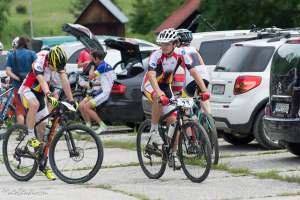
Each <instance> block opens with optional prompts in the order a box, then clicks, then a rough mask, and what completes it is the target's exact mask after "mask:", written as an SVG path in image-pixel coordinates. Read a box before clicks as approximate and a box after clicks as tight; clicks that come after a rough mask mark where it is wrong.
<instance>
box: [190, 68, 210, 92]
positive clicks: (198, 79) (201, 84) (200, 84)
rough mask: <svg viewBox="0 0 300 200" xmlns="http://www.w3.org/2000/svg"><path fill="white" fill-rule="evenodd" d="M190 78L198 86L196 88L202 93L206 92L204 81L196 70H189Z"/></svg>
mask: <svg viewBox="0 0 300 200" xmlns="http://www.w3.org/2000/svg"><path fill="white" fill-rule="evenodd" d="M189 72H190V74H191V76H192V77H193V78H194V80H195V81H196V84H197V85H198V87H199V88H200V89H201V91H202V92H207V88H206V86H205V84H204V81H203V79H202V77H201V75H200V74H199V72H198V71H197V69H196V68H192V69H190V70H189Z"/></svg>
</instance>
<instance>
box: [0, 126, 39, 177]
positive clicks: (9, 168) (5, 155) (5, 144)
mask: <svg viewBox="0 0 300 200" xmlns="http://www.w3.org/2000/svg"><path fill="white" fill-rule="evenodd" d="M18 129H20V130H22V131H24V132H25V134H27V127H26V126H25V125H22V124H15V125H13V126H12V127H10V128H9V129H8V130H7V132H6V135H5V137H4V140H3V147H2V150H3V161H4V164H5V167H6V169H7V171H8V172H9V174H10V175H11V176H12V177H13V178H15V179H16V180H18V181H29V180H30V179H32V178H33V176H34V175H35V174H36V171H37V169H38V163H37V162H36V161H34V162H33V165H32V168H31V169H30V170H29V172H28V174H25V175H24V176H20V175H18V174H17V173H16V171H15V170H13V169H12V166H11V164H10V161H9V158H8V152H7V148H8V145H9V139H10V137H11V135H12V133H13V132H14V131H15V130H18ZM23 139H24V138H23ZM21 142H22V141H21ZM23 171H24V170H23Z"/></svg>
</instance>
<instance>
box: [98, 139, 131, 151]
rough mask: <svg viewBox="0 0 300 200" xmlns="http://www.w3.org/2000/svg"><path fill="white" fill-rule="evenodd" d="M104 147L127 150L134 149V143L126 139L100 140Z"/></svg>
mask: <svg viewBox="0 0 300 200" xmlns="http://www.w3.org/2000/svg"><path fill="white" fill-rule="evenodd" d="M102 143H103V146H104V148H121V149H127V150H136V144H135V143H133V142H126V141H107V140H106V141H105V140H104V141H102Z"/></svg>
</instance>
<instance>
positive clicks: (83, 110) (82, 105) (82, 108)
mask: <svg viewBox="0 0 300 200" xmlns="http://www.w3.org/2000/svg"><path fill="white" fill-rule="evenodd" d="M88 102H89V99H88V98H84V99H83V100H82V101H81V102H80V103H79V107H78V109H79V111H80V113H81V116H82V117H83V119H84V121H85V122H86V123H87V124H91V119H90V117H89V116H88V114H87V112H86V109H87V108H86V107H87V105H86V104H87V103H88Z"/></svg>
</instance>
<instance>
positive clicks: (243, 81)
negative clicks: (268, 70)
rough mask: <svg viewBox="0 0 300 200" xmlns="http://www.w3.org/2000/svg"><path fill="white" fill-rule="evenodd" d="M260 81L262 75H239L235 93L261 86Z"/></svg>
mask: <svg viewBox="0 0 300 200" xmlns="http://www.w3.org/2000/svg"><path fill="white" fill-rule="evenodd" d="M260 83H261V77H260V76H239V77H237V79H236V80H235V84H234V90H233V93H234V95H238V94H243V93H245V92H248V91H249V90H252V89H253V88H255V87H257V86H259V84H260Z"/></svg>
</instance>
